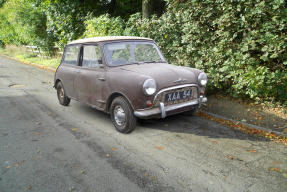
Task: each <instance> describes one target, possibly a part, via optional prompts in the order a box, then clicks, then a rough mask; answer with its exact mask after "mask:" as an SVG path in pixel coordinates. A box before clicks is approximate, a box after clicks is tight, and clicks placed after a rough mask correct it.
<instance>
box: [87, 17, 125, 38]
mask: <svg viewBox="0 0 287 192" xmlns="http://www.w3.org/2000/svg"><path fill="white" fill-rule="evenodd" d="M85 26H86V30H85V32H84V35H83V37H98V36H119V35H123V32H124V21H123V20H122V19H121V18H120V17H110V16H109V15H108V14H105V15H101V16H99V17H94V18H92V19H88V20H86V21H85Z"/></svg>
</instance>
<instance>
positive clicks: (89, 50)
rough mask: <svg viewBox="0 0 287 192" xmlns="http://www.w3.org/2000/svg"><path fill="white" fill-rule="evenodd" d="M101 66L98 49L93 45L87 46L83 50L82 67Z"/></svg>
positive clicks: (100, 56)
mask: <svg viewBox="0 0 287 192" xmlns="http://www.w3.org/2000/svg"><path fill="white" fill-rule="evenodd" d="M100 64H102V55H101V51H100V48H99V47H98V46H95V45H87V46H84V48H83V62H82V66H83V67H93V68H99V67H100Z"/></svg>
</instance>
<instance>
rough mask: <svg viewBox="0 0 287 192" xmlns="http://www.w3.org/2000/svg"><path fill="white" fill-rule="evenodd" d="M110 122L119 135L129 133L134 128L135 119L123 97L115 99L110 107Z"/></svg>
mask: <svg viewBox="0 0 287 192" xmlns="http://www.w3.org/2000/svg"><path fill="white" fill-rule="evenodd" d="M110 114H111V120H112V122H113V124H114V126H115V128H116V129H117V131H119V132H121V133H130V132H132V131H133V130H134V129H135V128H136V124H137V119H136V117H135V116H134V114H133V109H132V107H131V106H130V104H129V102H128V101H127V100H126V99H125V98H124V97H116V98H115V99H114V100H113V102H112V104H111V107H110Z"/></svg>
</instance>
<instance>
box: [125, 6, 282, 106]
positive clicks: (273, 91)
mask: <svg viewBox="0 0 287 192" xmlns="http://www.w3.org/2000/svg"><path fill="white" fill-rule="evenodd" d="M286 4H287V3H286V2H285V1H283V0H275V1H270V0H245V1H235V0H224V1H223V0H205V1H201V0H190V1H185V3H181V2H180V1H175V0H174V1H169V5H168V8H167V12H166V13H165V14H164V15H162V16H161V17H159V18H158V17H153V18H151V19H150V20H142V19H141V18H140V15H138V14H137V15H133V16H131V18H130V20H129V21H128V22H127V26H126V29H125V32H126V33H125V34H129V35H139V36H145V37H151V38H153V39H155V40H156V42H157V43H158V44H159V45H160V47H161V49H162V50H163V52H164V54H165V56H166V57H167V59H168V60H169V62H171V63H172V64H177V65H185V66H191V67H196V68H200V69H203V70H204V71H206V72H207V73H208V77H209V79H210V83H209V90H210V91H212V90H215V91H224V92H226V93H229V94H230V95H232V96H236V97H238V96H240V97H249V98H252V99H256V100H262V99H263V100H264V101H266V100H267V101H275V100H276V101H280V102H286V100H287V67H286V65H287V51H286V50H287V5H286Z"/></svg>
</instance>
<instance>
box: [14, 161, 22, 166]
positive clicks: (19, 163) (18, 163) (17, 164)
mask: <svg viewBox="0 0 287 192" xmlns="http://www.w3.org/2000/svg"><path fill="white" fill-rule="evenodd" d="M23 163H24V160H22V161H19V162H17V163H15V164H14V166H15V167H19V166H21V165H22V164H23Z"/></svg>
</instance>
